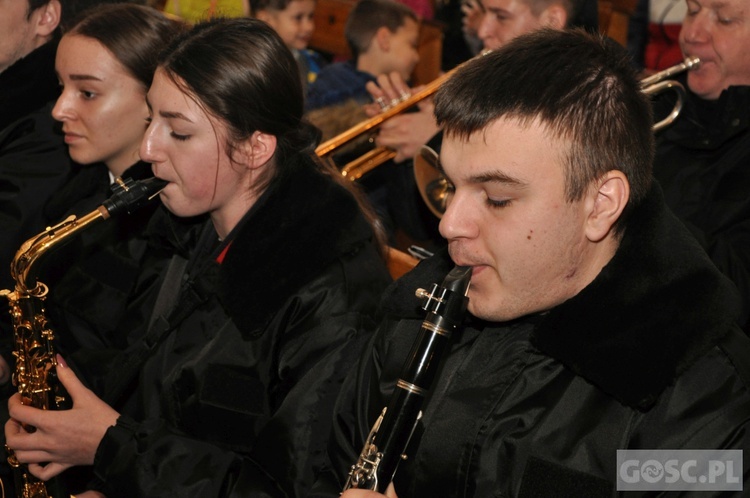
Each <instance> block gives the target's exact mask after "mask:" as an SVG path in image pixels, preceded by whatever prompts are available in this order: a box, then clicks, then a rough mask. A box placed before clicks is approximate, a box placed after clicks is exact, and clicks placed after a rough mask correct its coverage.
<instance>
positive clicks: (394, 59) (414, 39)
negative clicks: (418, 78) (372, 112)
mask: <svg viewBox="0 0 750 498" xmlns="http://www.w3.org/2000/svg"><path fill="white" fill-rule="evenodd" d="M296 1H310V0H296ZM344 35H345V36H346V41H347V43H348V44H349V48H350V50H351V52H352V59H351V60H348V61H344V62H336V63H334V64H331V65H329V66H327V67H325V68H323V69H322V70H321V71H320V74H318V78H317V79H316V80H315V82H314V83H313V84H311V85H310V87H309V88H308V90H307V99H306V101H305V108H306V110H307V111H312V110H315V109H320V108H323V107H329V106H337V105H340V104H344V103H346V102H347V101H350V100H353V101H354V102H356V104H357V105H358V106H361V105H362V104H366V103H369V102H371V98H370V94H369V92H368V91H367V90H366V88H365V85H366V84H367V82H368V81H374V80H375V78H376V77H377V76H379V75H381V74H390V73H392V72H397V73H399V75H400V76H401V77H402V78H403V79H404V80H408V79H409V77H410V76H411V73H412V71H413V70H414V66H416V65H417V62H419V53H418V52H417V45H418V41H419V22H418V18H417V15H416V14H415V13H414V11H413V10H412V9H411V8H409V7H407V6H406V5H403V4H401V3H398V2H395V1H393V0H360V1H359V2H357V4H356V5H355V6H354V7H353V8H352V10H351V12H350V13H349V17H348V18H347V20H346V26H345V27H344ZM362 117H364V114H363V115H362Z"/></svg>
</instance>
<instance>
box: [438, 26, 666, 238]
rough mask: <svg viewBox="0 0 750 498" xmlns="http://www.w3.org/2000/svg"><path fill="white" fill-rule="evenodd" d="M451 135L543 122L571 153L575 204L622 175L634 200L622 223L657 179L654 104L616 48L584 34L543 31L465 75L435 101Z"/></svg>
mask: <svg viewBox="0 0 750 498" xmlns="http://www.w3.org/2000/svg"><path fill="white" fill-rule="evenodd" d="M435 115H436V117H437V120H438V123H439V124H441V125H442V126H443V128H444V130H445V134H446V136H448V137H456V138H459V139H467V138H468V137H469V136H470V135H472V134H473V133H476V132H480V131H481V130H483V129H485V128H486V127H487V126H488V125H489V124H491V123H492V122H494V121H496V120H497V119H499V118H510V119H516V120H518V122H519V123H520V124H521V125H524V124H527V123H529V122H531V121H533V120H535V119H539V120H540V122H541V123H543V124H544V125H545V126H546V127H547V129H548V130H549V131H550V132H551V133H552V134H553V135H554V136H555V137H557V138H559V139H561V140H562V141H563V143H566V142H567V143H570V148H569V150H568V153H567V154H566V156H565V157H563V159H562V161H563V165H564V168H565V192H566V196H567V199H568V201H570V202H573V201H576V200H580V199H581V198H582V197H583V196H584V194H585V193H586V191H587V189H588V188H589V187H590V185H591V184H592V182H593V181H594V180H596V179H597V178H600V177H601V176H602V175H604V174H605V173H606V172H608V171H610V170H620V171H622V172H623V173H625V175H626V176H627V178H628V182H629V183H630V201H629V203H628V206H627V207H626V211H625V212H624V213H623V216H622V217H621V218H620V221H618V224H617V225H616V227H615V228H616V231H618V232H619V231H620V230H621V229H622V227H623V223H625V221H624V220H625V219H626V217H627V213H628V212H629V211H630V210H631V209H632V206H635V205H638V203H640V202H641V201H642V199H643V198H644V197H645V196H646V194H647V192H648V190H649V188H650V185H651V180H652V175H651V167H652V162H653V156H654V134H653V131H652V125H653V118H652V113H651V106H650V104H649V102H648V100H647V98H646V97H645V95H644V93H643V92H642V91H641V89H640V84H639V82H638V80H637V78H636V76H635V72H634V70H633V69H632V66H631V64H630V62H629V59H628V56H627V53H626V52H625V51H624V49H623V48H622V47H620V46H619V45H618V44H617V43H615V42H614V41H612V40H609V39H607V38H604V37H602V36H601V35H598V34H591V33H587V32H585V31H583V30H579V29H577V30H567V31H563V30H553V29H541V30H538V31H535V32H534V33H530V34H527V35H523V36H520V37H518V38H516V39H515V40H513V41H512V42H510V43H509V44H507V45H505V46H504V47H503V48H501V49H499V50H497V51H495V52H492V53H490V54H487V55H484V56H481V57H478V58H475V59H474V60H471V61H469V62H468V63H466V64H465V66H464V67H462V68H461V69H459V70H458V71H457V72H456V74H455V75H454V76H453V77H451V78H450V79H449V80H448V82H446V83H445V84H444V85H443V86H442V87H441V88H440V90H439V91H438V93H437V94H436V96H435Z"/></svg>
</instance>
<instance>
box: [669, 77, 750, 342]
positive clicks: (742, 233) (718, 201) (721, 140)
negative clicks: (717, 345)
mask: <svg viewBox="0 0 750 498" xmlns="http://www.w3.org/2000/svg"><path fill="white" fill-rule="evenodd" d="M659 103H662V102H659ZM657 112H658V111H657ZM654 176H655V177H656V179H657V180H658V181H659V183H661V186H662V189H663V190H664V198H665V199H666V201H667V205H668V206H669V207H670V208H671V209H672V210H673V211H674V213H675V214H676V215H677V216H678V218H680V220H682V221H683V222H684V223H685V224H686V225H687V227H688V228H689V229H690V231H691V232H692V233H693V235H695V237H696V238H697V239H698V241H699V242H700V244H701V245H702V246H703V248H704V249H705V250H706V252H707V253H708V254H709V256H711V259H712V260H713V262H714V263H715V264H716V266H718V267H719V269H720V270H721V271H723V272H724V273H725V274H726V275H727V276H728V277H729V278H730V279H731V280H732V281H733V282H734V283H735V284H736V285H737V287H738V288H739V290H740V293H741V295H742V299H743V317H744V318H743V321H744V322H745V331H746V332H747V333H750V86H736V87H730V88H729V89H727V90H725V91H724V92H722V94H721V96H720V97H719V99H718V100H717V101H706V100H703V99H700V98H698V97H696V96H695V95H694V94H693V93H691V92H687V98H686V102H685V104H684V107H683V111H682V113H681V114H680V116H679V118H678V119H677V120H676V121H675V122H674V124H672V125H671V126H670V127H668V128H667V129H665V130H664V131H662V132H661V133H659V134H658V135H657V149H656V159H655V162H654Z"/></svg>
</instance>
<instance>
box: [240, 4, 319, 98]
mask: <svg viewBox="0 0 750 498" xmlns="http://www.w3.org/2000/svg"><path fill="white" fill-rule="evenodd" d="M250 8H251V14H252V15H253V16H254V17H256V18H258V19H260V20H261V21H264V22H266V23H268V25H269V26H271V27H272V28H273V29H274V30H275V31H276V33H278V34H279V36H280V37H281V39H282V40H283V41H284V43H285V44H286V46H287V47H289V50H291V51H292V54H293V55H294V59H295V60H296V61H297V64H298V65H299V70H300V77H301V78H302V88H303V89H307V87H308V85H310V84H311V83H313V82H314V81H315V79H316V77H317V75H318V73H319V72H320V70H321V68H322V67H323V65H324V60H323V58H322V57H321V56H320V54H318V53H317V52H314V51H312V50H310V49H308V48H307V44H308V43H310V38H312V34H313V31H315V22H314V21H313V14H314V13H315V0H250Z"/></svg>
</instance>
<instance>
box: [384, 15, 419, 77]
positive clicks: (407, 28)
mask: <svg viewBox="0 0 750 498" xmlns="http://www.w3.org/2000/svg"><path fill="white" fill-rule="evenodd" d="M418 46H419V25H418V24H417V22H416V21H414V20H413V19H406V20H405V21H404V24H403V26H400V27H399V28H398V29H397V30H396V32H395V33H393V34H392V36H391V37H390V51H389V52H388V54H389V57H388V60H389V64H390V65H391V67H390V68H388V69H387V70H386V71H383V72H384V73H390V72H392V71H396V72H398V73H399V74H400V75H401V77H402V78H403V79H404V80H408V79H409V78H410V77H411V73H412V71H414V66H416V65H417V62H419V52H418V51H417V47H418Z"/></svg>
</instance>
